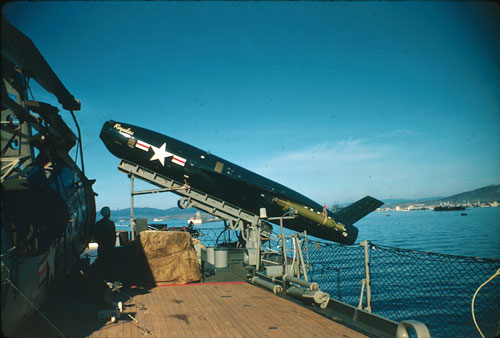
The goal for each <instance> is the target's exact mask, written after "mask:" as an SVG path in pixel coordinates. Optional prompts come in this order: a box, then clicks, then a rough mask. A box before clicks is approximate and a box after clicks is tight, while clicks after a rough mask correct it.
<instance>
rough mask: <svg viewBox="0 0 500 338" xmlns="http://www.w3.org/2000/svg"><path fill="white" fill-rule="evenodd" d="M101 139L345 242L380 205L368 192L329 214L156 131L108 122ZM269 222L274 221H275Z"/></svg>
mask: <svg viewBox="0 0 500 338" xmlns="http://www.w3.org/2000/svg"><path fill="white" fill-rule="evenodd" d="M100 137H101V139H102V141H103V142H104V144H105V145H106V147H107V148H108V150H109V151H110V152H111V153H112V154H113V155H115V156H116V157H118V158H120V159H124V160H127V161H129V162H132V163H135V164H137V165H139V166H142V167H145V168H147V169H149V170H151V171H153V172H155V173H158V174H159V175H162V176H165V177H168V178H170V179H172V180H174V181H176V182H178V183H179V184H188V185H189V186H190V187H191V188H193V189H196V190H198V191H201V192H203V193H205V194H208V195H210V196H213V197H216V198H218V199H220V200H223V201H225V202H226V203H230V204H232V205H234V206H237V207H239V208H241V209H244V210H246V211H248V212H251V213H253V214H255V215H259V212H260V209H261V208H266V211H267V215H268V216H269V217H270V218H271V217H278V216H281V215H283V214H284V213H285V212H287V211H289V210H293V211H294V213H295V214H296V217H295V218H294V219H287V220H285V221H284V223H283V225H284V226H285V227H286V228H289V229H292V230H295V231H304V230H307V233H308V234H309V235H312V236H315V237H318V238H322V239H326V240H330V241H335V242H339V243H344V244H353V243H354V241H355V240H356V237H357V235H358V229H357V228H356V227H354V226H353V223H354V222H356V221H358V220H359V219H361V218H362V217H364V216H366V215H367V214H368V213H370V212H372V211H373V210H375V209H376V208H378V207H379V206H381V205H382V204H383V203H382V202H381V201H379V200H377V199H375V198H373V197H370V196H367V197H365V198H363V199H361V200H359V201H358V202H355V203H354V204H352V205H350V206H348V207H346V208H344V209H341V210H340V211H338V212H336V213H333V212H331V211H329V210H326V208H323V207H322V206H321V205H320V204H318V203H316V202H314V201H312V200H311V199H309V198H308V197H306V196H304V195H302V194H300V193H298V192H296V191H294V190H292V189H290V188H287V187H285V186H283V185H281V184H279V183H277V182H274V181H272V180H270V179H268V178H265V177H263V176H261V175H258V174H256V173H254V172H251V171H249V170H247V169H245V168H242V167H240V166H238V165H236V164H234V163H231V162H229V161H226V160H224V159H222V158H220V157H217V156H215V155H212V154H210V153H208V152H206V151H203V150H201V149H198V148H196V147H193V146H191V145H189V144H187V143H184V142H182V141H179V140H176V139H174V138H171V137H169V136H166V135H162V134H160V133H157V132H155V131H151V130H148V129H144V128H141V127H137V126H134V125H131V124H127V123H121V122H115V121H108V122H106V123H105V124H104V126H103V127H102V130H101V134H100ZM271 222H273V223H276V224H279V221H278V220H272V221H271Z"/></svg>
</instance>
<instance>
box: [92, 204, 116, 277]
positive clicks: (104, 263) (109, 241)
mask: <svg viewBox="0 0 500 338" xmlns="http://www.w3.org/2000/svg"><path fill="white" fill-rule="evenodd" d="M101 215H102V219H101V220H100V221H99V222H97V223H96V224H95V226H94V231H93V235H94V240H95V241H96V242H97V244H98V247H97V265H98V266H99V267H100V270H101V271H102V272H103V274H104V277H109V276H106V275H109V272H110V270H111V264H112V255H113V249H114V247H115V241H116V228H115V223H114V222H113V221H112V220H110V217H111V210H110V209H109V207H104V208H102V209H101Z"/></svg>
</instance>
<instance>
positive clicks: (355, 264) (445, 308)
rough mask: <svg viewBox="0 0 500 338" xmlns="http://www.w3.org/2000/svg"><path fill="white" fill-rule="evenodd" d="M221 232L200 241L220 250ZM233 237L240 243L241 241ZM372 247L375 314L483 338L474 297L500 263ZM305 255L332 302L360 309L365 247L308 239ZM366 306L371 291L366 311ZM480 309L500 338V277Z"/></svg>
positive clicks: (489, 333)
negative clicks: (335, 301) (419, 322)
mask: <svg viewBox="0 0 500 338" xmlns="http://www.w3.org/2000/svg"><path fill="white" fill-rule="evenodd" d="M221 230H222V229H210V230H209V231H206V230H203V233H204V234H205V235H204V236H202V237H200V240H201V241H202V243H203V244H205V245H207V246H214V245H216V242H217V241H216V239H217V237H219V243H220V242H221V238H222V236H219V234H220V232H221ZM230 232H232V231H230ZM232 233H233V234H232V235H231V236H232V237H231V239H232V240H233V241H234V240H236V236H235V235H234V232H232ZM273 245H275V244H273ZM287 247H288V244H287ZM368 248H369V250H368V261H369V269H370V274H369V277H370V280H371V282H370V287H371V311H372V312H373V313H375V314H378V315H380V316H383V317H386V318H389V319H391V320H394V321H396V322H400V321H402V320H405V319H415V320H419V321H421V322H423V323H424V324H425V325H427V327H428V329H429V331H430V333H431V336H432V337H480V335H479V333H478V331H477V329H476V327H475V325H474V323H473V319H472V311H471V305H472V304H471V303H472V298H473V295H474V293H475V291H476V290H477V288H478V287H479V286H480V285H481V284H482V283H484V282H485V281H486V280H488V279H489V278H490V277H491V276H492V275H493V274H494V273H495V272H496V271H497V270H498V269H499V268H500V259H485V258H475V257H462V256H454V255H444V254H436V253H431V252H424V251H415V250H407V249H399V248H394V247H389V246H383V245H377V244H374V243H368ZM303 251H305V252H307V255H308V257H309V262H310V268H309V278H310V280H312V281H314V282H317V283H318V284H319V285H320V287H321V290H322V291H325V292H328V293H329V294H330V296H331V297H332V298H335V299H338V300H340V301H342V302H344V303H347V304H350V305H353V306H356V307H357V306H358V304H359V302H360V296H361V290H362V280H363V279H365V278H366V271H365V250H364V247H363V246H361V245H350V246H349V245H340V244H333V243H324V242H318V241H312V240H308V241H307V245H306V247H304V248H303ZM304 254H306V253H304ZM304 258H305V257H304ZM366 304H367V299H366V291H365V294H364V295H363V307H365V306H366ZM474 307H475V317H476V321H477V324H478V325H479V327H480V329H481V331H482V332H483V334H484V336H485V337H495V336H496V335H497V334H498V332H497V331H498V329H499V323H500V277H497V278H495V279H493V280H491V282H489V283H488V284H487V285H485V286H484V287H483V288H482V289H481V290H480V292H479V293H478V294H477V296H476V298H475V304H474Z"/></svg>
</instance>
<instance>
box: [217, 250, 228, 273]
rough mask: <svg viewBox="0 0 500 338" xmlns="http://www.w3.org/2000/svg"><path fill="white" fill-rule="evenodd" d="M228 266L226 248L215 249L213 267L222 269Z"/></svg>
mask: <svg viewBox="0 0 500 338" xmlns="http://www.w3.org/2000/svg"><path fill="white" fill-rule="evenodd" d="M227 267H228V251H227V249H215V268H216V269H217V268H220V269H224V268H227Z"/></svg>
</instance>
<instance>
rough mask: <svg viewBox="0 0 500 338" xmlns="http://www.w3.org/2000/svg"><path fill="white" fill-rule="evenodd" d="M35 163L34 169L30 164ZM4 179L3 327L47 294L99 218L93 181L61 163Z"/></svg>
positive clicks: (24, 314)
mask: <svg viewBox="0 0 500 338" xmlns="http://www.w3.org/2000/svg"><path fill="white" fill-rule="evenodd" d="M29 169H31V170H29ZM27 171H28V172H30V174H29V175H27V176H25V177H23V178H18V179H15V180H8V181H5V182H3V184H2V193H1V198H2V228H1V231H2V232H1V236H2V256H3V257H2V331H3V333H4V334H6V335H10V334H11V333H12V332H13V330H15V328H16V327H17V326H18V325H19V324H20V323H21V322H22V321H23V320H24V319H26V318H27V317H28V316H29V315H31V313H33V311H34V308H38V307H40V306H41V304H43V302H44V301H45V300H46V298H47V296H48V295H49V294H50V293H51V292H52V291H54V290H55V288H56V287H57V285H58V284H59V283H60V282H61V281H62V280H63V278H64V277H65V276H66V275H67V273H68V272H69V271H70V269H71V268H72V266H73V265H74V263H75V262H76V261H77V260H78V259H79V256H80V254H81V252H82V251H83V250H84V249H85V247H86V246H87V244H88V242H89V239H90V237H89V236H90V233H89V231H90V229H89V227H90V225H91V224H93V222H94V220H95V201H94V193H93V191H92V189H91V187H90V183H89V182H87V181H86V180H85V179H84V178H83V177H79V175H78V173H75V172H74V171H73V170H71V169H70V168H68V167H66V166H64V165H60V166H59V168H57V169H53V170H52V171H51V172H50V176H49V177H46V175H49V173H46V172H45V170H44V169H43V168H40V167H34V168H28V170H27Z"/></svg>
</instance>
